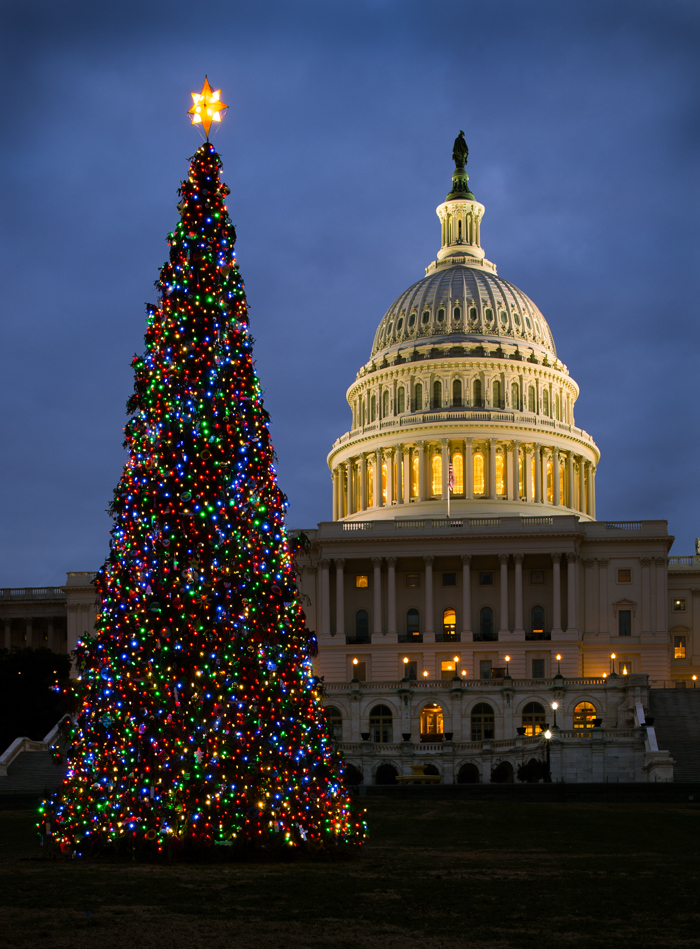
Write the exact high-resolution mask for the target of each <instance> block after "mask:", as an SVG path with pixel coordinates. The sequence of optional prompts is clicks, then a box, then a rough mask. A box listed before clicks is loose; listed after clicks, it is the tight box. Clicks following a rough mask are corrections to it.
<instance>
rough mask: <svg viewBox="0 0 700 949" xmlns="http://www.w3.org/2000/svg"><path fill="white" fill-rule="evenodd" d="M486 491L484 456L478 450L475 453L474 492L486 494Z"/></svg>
mask: <svg viewBox="0 0 700 949" xmlns="http://www.w3.org/2000/svg"><path fill="white" fill-rule="evenodd" d="M485 492H486V487H485V481H484V456H483V455H482V454H481V452H480V451H478V452H477V453H476V454H475V455H474V494H484V493H485Z"/></svg>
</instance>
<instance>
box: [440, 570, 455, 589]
mask: <svg viewBox="0 0 700 949" xmlns="http://www.w3.org/2000/svg"><path fill="white" fill-rule="evenodd" d="M442 585H443V586H444V587H456V586H457V574H456V573H443V575H442Z"/></svg>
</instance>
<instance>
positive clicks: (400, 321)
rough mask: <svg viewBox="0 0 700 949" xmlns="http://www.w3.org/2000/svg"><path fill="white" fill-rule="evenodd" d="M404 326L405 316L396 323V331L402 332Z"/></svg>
mask: <svg viewBox="0 0 700 949" xmlns="http://www.w3.org/2000/svg"><path fill="white" fill-rule="evenodd" d="M402 326H403V317H401V319H400V320H399V322H398V323H397V324H396V332H397V333H400V332H401V328H402Z"/></svg>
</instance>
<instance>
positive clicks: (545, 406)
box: [542, 389, 549, 415]
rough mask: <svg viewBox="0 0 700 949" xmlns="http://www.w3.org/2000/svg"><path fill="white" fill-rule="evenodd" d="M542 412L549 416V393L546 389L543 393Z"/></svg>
mask: <svg viewBox="0 0 700 949" xmlns="http://www.w3.org/2000/svg"><path fill="white" fill-rule="evenodd" d="M542 412H543V413H544V415H549V392H547V390H546V389H545V390H544V391H543V392H542Z"/></svg>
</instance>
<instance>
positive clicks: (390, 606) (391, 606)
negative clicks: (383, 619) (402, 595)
mask: <svg viewBox="0 0 700 949" xmlns="http://www.w3.org/2000/svg"><path fill="white" fill-rule="evenodd" d="M386 562H387V564H388V568H387V578H386V588H387V589H386V597H387V602H386V607H387V633H388V634H389V636H391V637H393V641H394V642H396V557H387V558H386Z"/></svg>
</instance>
